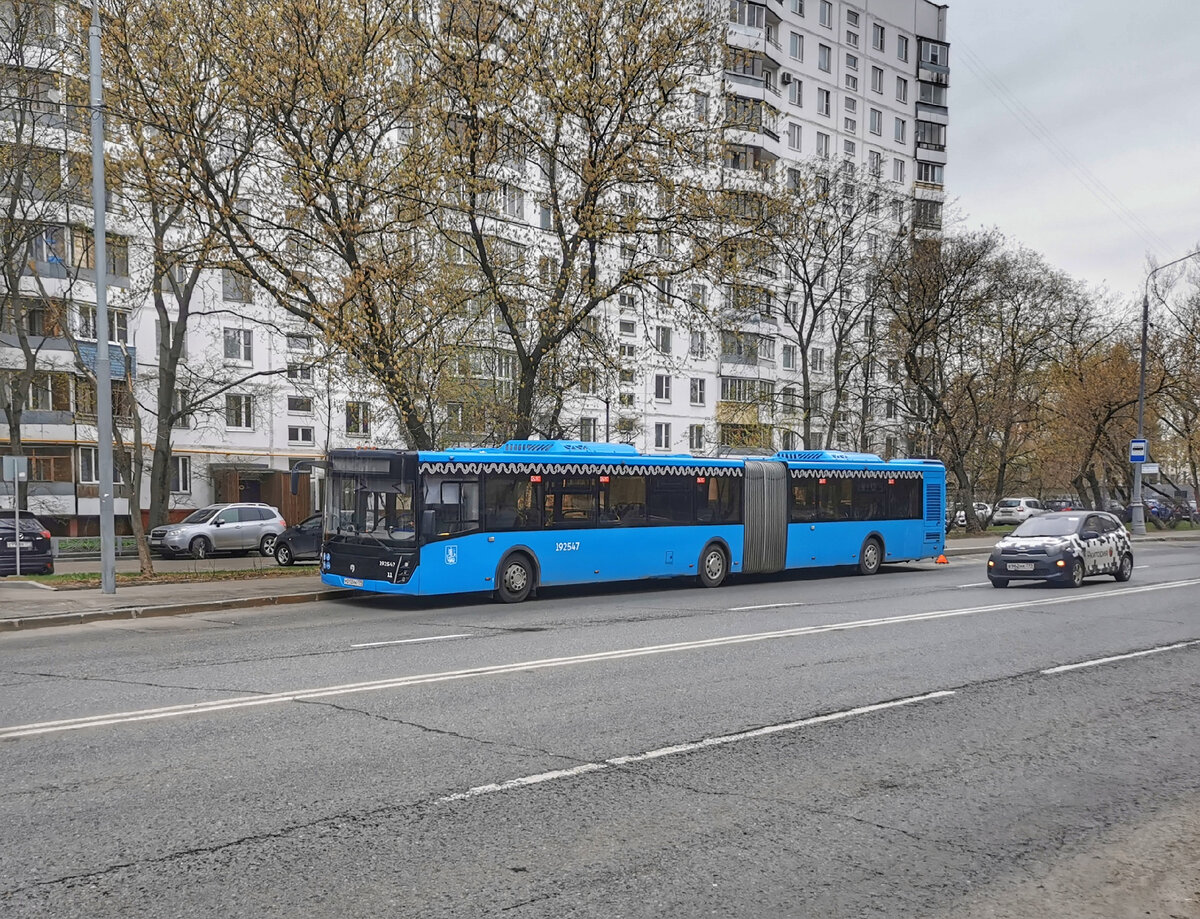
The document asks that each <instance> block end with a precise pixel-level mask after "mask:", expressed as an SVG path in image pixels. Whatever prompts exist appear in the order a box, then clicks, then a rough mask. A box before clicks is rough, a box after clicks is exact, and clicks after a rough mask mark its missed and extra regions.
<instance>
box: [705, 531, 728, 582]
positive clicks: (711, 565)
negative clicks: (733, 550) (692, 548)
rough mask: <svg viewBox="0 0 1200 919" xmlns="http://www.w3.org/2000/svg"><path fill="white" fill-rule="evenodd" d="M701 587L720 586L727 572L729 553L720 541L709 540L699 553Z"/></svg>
mask: <svg viewBox="0 0 1200 919" xmlns="http://www.w3.org/2000/svg"><path fill="white" fill-rule="evenodd" d="M699 567H700V573H699V574H698V575H697V578H699V580H700V586H701V587H720V586H721V585H722V584H723V583H724V582H725V578H726V576H727V575H728V574H729V553H728V552H726V551H725V547H724V546H722V545H721V544H720V543H715V542H710V543H709V544H708V545H707V546H705V547H704V551H703V552H701V553H700V566H699Z"/></svg>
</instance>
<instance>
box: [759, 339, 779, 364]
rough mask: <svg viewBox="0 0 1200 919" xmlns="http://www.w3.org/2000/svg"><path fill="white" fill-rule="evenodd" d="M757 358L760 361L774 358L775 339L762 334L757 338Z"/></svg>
mask: <svg viewBox="0 0 1200 919" xmlns="http://www.w3.org/2000/svg"><path fill="white" fill-rule="evenodd" d="M758 359H759V361H760V362H761V361H772V362H773V361H774V360H775V339H773V338H770V337H768V336H766V335H764V336H763V337H762V338H760V339H759V340H758Z"/></svg>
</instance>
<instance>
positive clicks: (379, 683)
mask: <svg viewBox="0 0 1200 919" xmlns="http://www.w3.org/2000/svg"><path fill="white" fill-rule="evenodd" d="M1197 584H1200V578H1192V579H1189V580H1186V581H1168V582H1166V583H1163V584H1149V585H1145V586H1141V587H1123V588H1117V589H1116V590H1112V591H1106V592H1105V593H1103V594H1096V593H1089V592H1073V593H1072V594H1071V595H1069V596H1064V597H1050V598H1046V599H1043V600H1023V601H1016V602H1011V603H993V604H989V605H987V606H973V607H966V608H963V609H950V610H938V611H935V612H929V613H909V614H907V615H903V616H891V617H881V618H875V619H857V620H851V621H847V622H834V623H829V624H827V625H812V626H801V627H798V628H794V629H781V630H778V631H772V632H753V633H749V634H745V635H728V636H725V637H724V638H705V639H697V640H695V641H681V642H674V643H672V644H665V645H649V646H644V647H640V648H622V649H619V650H616V651H598V652H594V653H592V654H579V655H575V656H572V657H552V658H545V659H541V660H532V661H520V662H518V663H515V664H494V665H491V666H487V667H472V668H468V669H465V670H449V671H444V672H440V673H425V674H418V675H415V676H406V677H392V678H388V679H382V680H370V681H367V682H361V683H345V684H342V685H338V686H318V687H313V688H310V689H298V690H292V691H288V692H276V693H263V694H260V695H250V694H249V693H247V694H246V695H245V696H244V697H240V698H236V697H235V698H230V699H216V700H213V701H210V702H191V703H187V704H184V705H168V706H163V707H161V708H149V709H141V710H138V711H131V712H115V713H112V714H108V715H89V716H86V717H82V718H66V719H62V720H59V721H44V722H37V723H32V724H21V725H14V726H12V727H8V728H0V740H11V739H14V738H17V737H30V736H33V735H36V734H51V733H58V732H61V731H75V730H80V729H82V728H88V727H102V726H108V725H113V724H126V723H131V722H135V721H156V720H160V719H163V718H176V717H181V716H184V715H201V714H207V713H209V712H219V711H232V710H235V709H242V708H255V707H257V706H260V705H272V704H276V703H280V702H304V701H308V700H310V699H326V698H330V697H332V696H343V695H350V694H352V693H360V692H375V691H377V690H381V689H400V688H403V687H408V686H424V685H429V684H431V683H444V682H449V681H452V680H465V679H471V678H474V677H485V676H504V675H507V674H513V673H528V672H531V671H534V670H547V669H551V668H556V667H568V666H574V665H577V664H588V663H595V662H598V661H612V660H625V659H629V658H634V657H646V656H650V655H656V654H673V653H679V652H683V651H699V650H704V649H706V648H718V647H726V646H729V645H739V644H749V643H752V642H760V641H772V640H775V639H780V638H798V637H801V636H806V635H822V634H825V633H826V632H842V631H850V630H853V629H866V628H874V627H875V626H883V625H900V624H905V623H910V622H928V621H932V620H936V619H950V618H954V617H957V616H972V615H975V614H977V613H990V612H999V611H1003V610H1011V609H1029V608H1031V607H1038V606H1052V605H1057V604H1062V603H1078V602H1081V601H1087V600H1095V599H1097V597H1100V596H1103V597H1105V598H1109V597H1113V596H1116V595H1118V594H1119V595H1125V594H1136V593H1148V592H1150V591H1157V590H1170V589H1173V588H1176V587H1192V586H1194V585H1197Z"/></svg>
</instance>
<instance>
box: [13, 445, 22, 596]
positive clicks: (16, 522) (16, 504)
mask: <svg viewBox="0 0 1200 919" xmlns="http://www.w3.org/2000/svg"><path fill="white" fill-rule="evenodd" d="M20 475H21V474H20V472H18V471H17V461H16V460H15V459H14V460H13V538H14V539H15V540H16V542H14V543H13V545H15V546H16V548H17V572H16V573H17V577H20V576H21V493H20V486H19V485H18V484H17V482H18V481H19V480H20Z"/></svg>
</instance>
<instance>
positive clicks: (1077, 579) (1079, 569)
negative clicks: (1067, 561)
mask: <svg viewBox="0 0 1200 919" xmlns="http://www.w3.org/2000/svg"><path fill="white" fill-rule="evenodd" d="M1071 583H1072V584H1074V585H1075V586H1076V587H1079V586H1080V585H1081V584H1083V562H1076V563H1075V567H1074V568H1072V569H1071Z"/></svg>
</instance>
